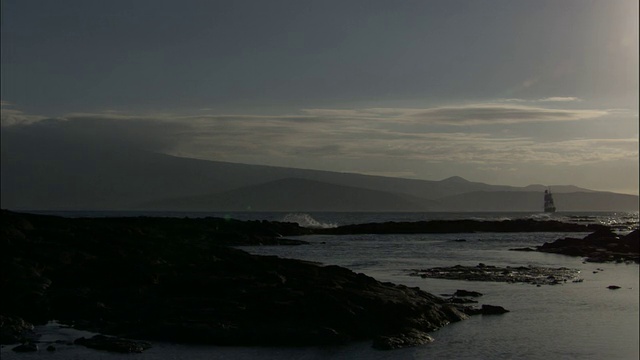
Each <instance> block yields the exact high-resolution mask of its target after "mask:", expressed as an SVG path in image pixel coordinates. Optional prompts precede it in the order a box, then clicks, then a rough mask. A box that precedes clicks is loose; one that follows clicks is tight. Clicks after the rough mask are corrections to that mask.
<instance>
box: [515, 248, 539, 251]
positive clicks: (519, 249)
mask: <svg viewBox="0 0 640 360" xmlns="http://www.w3.org/2000/svg"><path fill="white" fill-rule="evenodd" d="M509 250H510V251H536V249H534V248H530V247H523V248H514V249H509Z"/></svg>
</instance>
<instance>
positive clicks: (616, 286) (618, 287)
mask: <svg viewBox="0 0 640 360" xmlns="http://www.w3.org/2000/svg"><path fill="white" fill-rule="evenodd" d="M607 289H609V290H618V289H620V286H618V285H609V286H607Z"/></svg>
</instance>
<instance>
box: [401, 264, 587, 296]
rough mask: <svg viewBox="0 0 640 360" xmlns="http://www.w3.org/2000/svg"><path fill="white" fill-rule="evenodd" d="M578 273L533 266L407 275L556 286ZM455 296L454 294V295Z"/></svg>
mask: <svg viewBox="0 0 640 360" xmlns="http://www.w3.org/2000/svg"><path fill="white" fill-rule="evenodd" d="M578 274H579V271H578V270H576V269H567V268H545V267H534V266H519V267H515V268H514V267H509V266H507V267H504V268H503V267H496V266H493V265H486V264H480V265H478V266H461V265H455V266H451V267H435V268H429V269H419V270H413V272H411V273H410V274H409V275H411V276H420V277H422V278H438V279H450V280H467V281H495V282H508V283H528V284H533V285H557V284H560V283H561V282H562V283H564V282H567V281H572V282H575V280H578ZM454 295H455V294H454Z"/></svg>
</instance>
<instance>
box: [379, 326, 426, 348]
mask: <svg viewBox="0 0 640 360" xmlns="http://www.w3.org/2000/svg"><path fill="white" fill-rule="evenodd" d="M432 341H433V338H432V337H431V336H429V334H427V333H425V332H421V331H416V330H411V331H408V332H405V333H401V334H397V335H391V336H386V335H385V336H378V337H376V338H375V339H374V340H373V347H374V348H375V349H379V350H393V349H399V348H405V347H413V346H419V345H424V344H428V343H430V342H432Z"/></svg>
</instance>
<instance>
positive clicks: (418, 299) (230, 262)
mask: <svg viewBox="0 0 640 360" xmlns="http://www.w3.org/2000/svg"><path fill="white" fill-rule="evenodd" d="M0 229H1V232H0V239H1V240H0V241H1V244H2V251H1V254H0V256H1V260H2V269H1V270H2V272H1V281H0V291H1V295H0V296H2V309H1V312H2V314H1V316H2V321H1V322H0V331H1V332H0V333H1V334H2V338H1V339H0V340H1V341H2V342H3V343H15V342H16V341H19V340H21V339H22V338H23V337H24V336H25V333H27V332H28V331H29V329H30V328H31V324H39V323H45V322H46V321H48V320H51V319H57V320H59V321H60V322H62V323H66V324H69V325H72V326H74V327H76V328H79V329H86V330H92V331H96V332H101V333H104V334H109V335H115V336H121V337H128V338H134V339H147V340H167V341H174V342H182V343H202V344H217V345H286V346H299V345H323V344H336V343H343V342H346V341H353V340H365V339H371V340H374V344H375V346H376V347H377V348H381V349H392V348H397V347H404V346H413V345H419V344H423V343H426V342H429V341H430V339H431V338H430V337H429V335H428V334H427V333H428V332H431V331H433V330H436V329H438V328H440V327H442V326H444V325H446V324H448V323H450V322H454V321H459V320H462V319H464V318H466V316H467V315H466V314H465V313H464V312H463V310H464V308H463V307H462V306H461V305H456V304H450V303H448V302H446V301H445V300H444V299H442V298H440V297H437V296H434V295H431V294H428V293H426V292H424V291H421V290H419V289H418V288H408V287H405V286H400V285H394V284H391V283H381V282H379V281H376V280H375V279H373V278H371V277H368V276H365V275H363V274H356V273H354V272H352V271H350V270H347V269H345V268H341V267H337V266H320V265H318V264H315V263H309V262H304V261H298V260H288V259H280V258H277V257H273V256H254V255H250V254H248V253H246V252H243V251H240V250H237V249H233V248H230V247H228V246H223V245H239V244H264V243H282V241H284V240H282V238H281V236H287V235H297V234H303V233H306V232H307V230H306V229H303V228H300V227H298V226H297V225H295V224H284V223H276V222H259V221H255V222H239V221H232V220H224V219H212V218H209V219H177V218H105V219H66V218H60V217H53V216H41V215H28V214H18V213H13V212H9V211H3V212H2V218H1V227H0ZM290 243H296V242H290ZM94 340H101V342H99V343H98V345H96V343H97V342H96V341H84V344H85V345H87V346H89V345H92V346H98V347H100V346H102V345H100V344H102V343H104V341H105V339H102V338H101V339H94ZM106 340H110V339H106ZM118 341H120V340H118ZM80 343H83V341H80ZM88 344H89V345H88ZM111 345H113V344H111ZM116 345H117V346H119V347H124V348H125V349H129V348H130V347H129V346H130V344H128V343H126V342H125V343H124V345H123V343H122V342H119V343H117V344H116ZM136 349H137V348H136Z"/></svg>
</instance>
